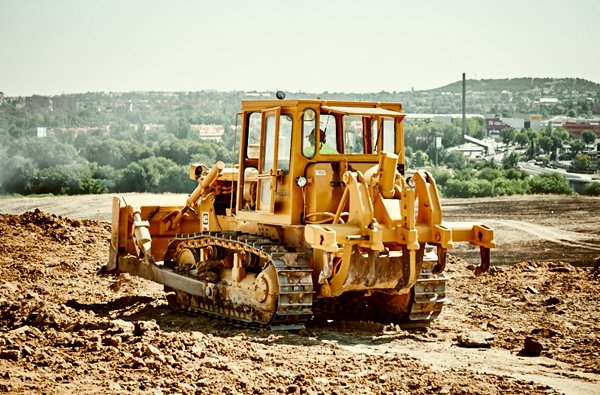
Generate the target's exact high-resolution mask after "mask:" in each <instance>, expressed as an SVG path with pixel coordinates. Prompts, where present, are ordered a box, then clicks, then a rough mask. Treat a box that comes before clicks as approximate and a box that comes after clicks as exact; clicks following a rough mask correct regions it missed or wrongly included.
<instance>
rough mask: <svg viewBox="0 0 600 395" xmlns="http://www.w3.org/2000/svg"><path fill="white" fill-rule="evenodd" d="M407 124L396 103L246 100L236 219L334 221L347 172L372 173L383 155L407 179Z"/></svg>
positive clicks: (279, 221) (271, 221) (282, 222)
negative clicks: (394, 162)
mask: <svg viewBox="0 0 600 395" xmlns="http://www.w3.org/2000/svg"><path fill="white" fill-rule="evenodd" d="M403 118H404V114H403V113H402V106H401V105H400V104H399V103H385V104H380V103H356V102H343V101H335V102H333V101H323V100H280V101H245V102H242V132H241V142H240V144H241V147H240V161H239V163H240V165H239V173H238V174H239V183H238V185H239V186H240V188H239V189H238V196H237V198H236V202H237V207H236V214H237V217H238V219H240V220H248V221H258V220H259V219H260V222H262V223H271V224H278V225H295V224H298V225H301V224H307V223H327V222H330V221H332V220H333V219H334V217H335V213H336V210H337V209H338V205H339V202H340V201H341V198H342V193H343V190H344V182H343V180H342V176H343V174H344V173H345V172H346V171H349V170H350V171H356V170H358V171H361V172H365V171H367V170H368V169H369V168H372V167H374V166H376V165H377V164H378V155H379V153H380V152H382V151H385V152H388V153H390V154H397V155H398V170H399V171H400V173H402V174H403V173H404V146H403V141H404V136H403V129H402V126H403V125H402V121H403ZM257 216H259V218H258V217H257Z"/></svg>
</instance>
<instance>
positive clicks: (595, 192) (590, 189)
mask: <svg viewBox="0 0 600 395" xmlns="http://www.w3.org/2000/svg"><path fill="white" fill-rule="evenodd" d="M583 193H584V194H586V195H588V196H600V182H590V183H589V184H587V185H586V186H585V190H584V192H583Z"/></svg>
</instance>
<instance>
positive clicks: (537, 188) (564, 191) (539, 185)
mask: <svg viewBox="0 0 600 395" xmlns="http://www.w3.org/2000/svg"><path fill="white" fill-rule="evenodd" d="M529 185H530V188H531V193H540V194H558V195H573V194H574V193H575V192H574V191H573V189H571V187H570V186H569V183H568V182H567V178H566V177H565V176H563V175H561V174H558V173H544V174H539V175H537V176H535V177H533V178H531V179H530V182H529Z"/></svg>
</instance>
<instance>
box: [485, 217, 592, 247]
mask: <svg viewBox="0 0 600 395" xmlns="http://www.w3.org/2000/svg"><path fill="white" fill-rule="evenodd" d="M489 222H490V223H493V224H500V225H503V226H504V227H509V228H511V229H515V230H518V231H521V232H525V233H527V234H529V235H531V236H534V237H535V238H537V239H542V240H546V241H550V242H553V243H556V244H562V245H564V246H567V247H577V248H585V249H588V250H594V251H600V245H599V244H598V243H597V242H596V243H594V242H587V241H582V239H584V240H585V239H588V240H589V239H590V237H589V236H588V235H586V234H582V233H578V232H573V231H569V230H564V229H559V228H551V227H548V226H544V225H538V224H533V223H531V222H524V221H516V220H493V221H489Z"/></svg>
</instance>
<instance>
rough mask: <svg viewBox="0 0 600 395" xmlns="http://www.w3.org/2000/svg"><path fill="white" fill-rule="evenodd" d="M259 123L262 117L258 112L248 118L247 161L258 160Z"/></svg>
mask: <svg viewBox="0 0 600 395" xmlns="http://www.w3.org/2000/svg"><path fill="white" fill-rule="evenodd" d="M261 123H262V115H261V113H260V112H253V113H252V114H250V116H249V117H248V148H247V151H246V157H247V158H249V159H258V154H259V146H260V126H261Z"/></svg>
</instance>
